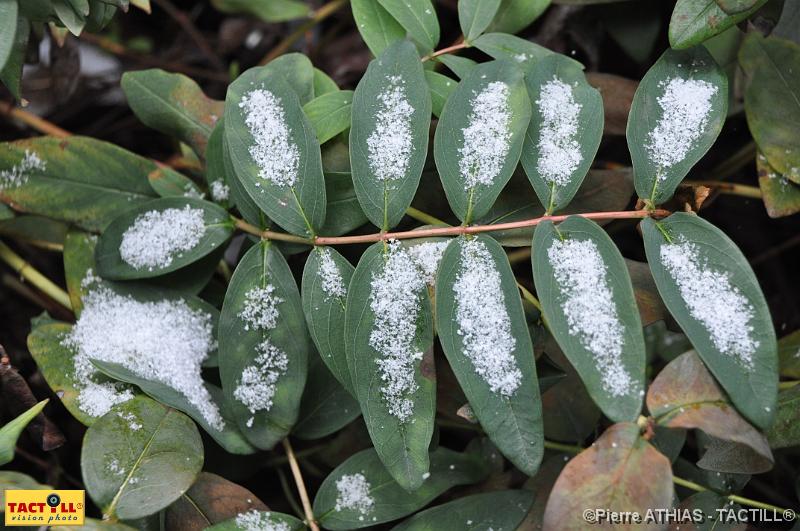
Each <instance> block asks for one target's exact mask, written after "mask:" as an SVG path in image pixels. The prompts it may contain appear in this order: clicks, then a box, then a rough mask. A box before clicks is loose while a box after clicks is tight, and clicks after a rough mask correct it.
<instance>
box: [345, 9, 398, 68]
mask: <svg viewBox="0 0 800 531" xmlns="http://www.w3.org/2000/svg"><path fill="white" fill-rule="evenodd" d="M350 8H351V9H352V10H353V18H354V19H355V22H356V26H357V27H358V32H359V33H360V34H361V38H362V39H364V42H365V43H366V44H367V47H368V48H369V49H370V51H371V52H372V55H374V56H375V57H377V56H379V55H380V54H381V53H382V52H383V50H385V49H386V47H387V46H389V45H390V44H391V43H393V42H395V41H399V40H402V39H404V38H405V36H406V30H405V29H403V26H401V25H400V23H399V22H397V19H395V18H394V17H393V16H392V15H390V14H389V12H388V11H386V9H384V8H383V7H381V4H380V3H378V2H376V1H375V0H351V1H350Z"/></svg>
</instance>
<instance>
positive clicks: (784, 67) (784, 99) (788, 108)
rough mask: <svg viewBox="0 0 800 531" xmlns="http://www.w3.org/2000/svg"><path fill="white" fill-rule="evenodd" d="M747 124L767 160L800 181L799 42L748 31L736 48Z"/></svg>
mask: <svg viewBox="0 0 800 531" xmlns="http://www.w3.org/2000/svg"><path fill="white" fill-rule="evenodd" d="M739 63H740V64H741V65H742V68H743V69H744V71H745V73H746V74H747V77H748V78H749V84H748V86H747V89H746V91H745V96H744V108H745V111H746V113H747V125H748V126H749V127H750V132H751V133H752V135H753V138H754V139H755V141H756V143H757V144H758V147H759V149H760V150H761V152H762V153H764V155H765V156H766V157H767V160H768V161H769V164H770V165H771V166H772V167H773V168H775V169H776V170H777V171H778V173H781V174H782V175H783V176H784V177H786V178H787V179H790V180H792V181H794V182H795V183H798V184H800V140H798V135H797V124H798V123H800V45H798V44H797V43H794V42H792V41H790V40H786V39H779V38H777V37H769V38H766V39H765V38H764V37H762V36H761V35H760V34H759V33H758V32H757V31H754V32H750V33H748V35H747V38H746V39H745V41H744V44H743V45H742V48H741V50H740V51H739Z"/></svg>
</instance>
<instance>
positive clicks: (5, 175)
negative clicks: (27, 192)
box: [0, 149, 47, 191]
mask: <svg viewBox="0 0 800 531" xmlns="http://www.w3.org/2000/svg"><path fill="white" fill-rule="evenodd" d="M46 168H47V163H46V162H45V161H43V160H42V159H40V158H39V155H37V154H36V153H34V152H33V151H30V150H28V149H26V150H25V156H24V157H22V160H21V161H19V164H16V165H14V166H12V167H11V168H10V169H8V170H2V171H0V191H3V190H7V189H9V188H16V187H17V186H20V185H23V184H25V183H26V182H28V172H30V171H31V170H36V171H41V172H43V171H45V169H46Z"/></svg>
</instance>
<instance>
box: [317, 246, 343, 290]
mask: <svg viewBox="0 0 800 531" xmlns="http://www.w3.org/2000/svg"><path fill="white" fill-rule="evenodd" d="M319 276H320V280H322V291H324V292H325V293H326V294H327V295H328V296H330V297H339V298H344V297H346V296H347V287H346V286H345V285H344V279H343V278H342V273H341V272H340V271H339V266H337V265H336V262H334V260H333V256H332V255H331V250H330V249H321V250H320V255H319Z"/></svg>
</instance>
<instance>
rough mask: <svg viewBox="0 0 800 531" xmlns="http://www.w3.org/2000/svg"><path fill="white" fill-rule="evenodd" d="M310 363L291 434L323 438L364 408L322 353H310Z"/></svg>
mask: <svg viewBox="0 0 800 531" xmlns="http://www.w3.org/2000/svg"><path fill="white" fill-rule="evenodd" d="M308 365H309V366H308V382H306V388H305V391H304V392H303V399H302V400H301V401H300V415H299V417H298V421H297V424H295V426H294V429H293V430H292V434H293V435H294V436H295V437H297V438H298V439H321V438H322V437H326V436H328V435H330V434H332V433H335V432H337V431H339V430H340V429H342V428H344V427H345V426H347V425H348V424H350V423H351V422H353V421H354V420H355V419H356V418H358V417H359V416H360V415H361V409H359V407H358V401H357V400H356V399H355V398H353V395H351V394H350V392H349V391H346V390H345V389H344V387H342V384H340V383H339V381H338V380H337V379H336V378H334V376H333V374H331V371H330V370H329V369H328V367H327V366H326V365H325V363H323V361H322V359H321V358H320V356H319V354H316V353H315V354H311V355H310V360H309V364H308Z"/></svg>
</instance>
